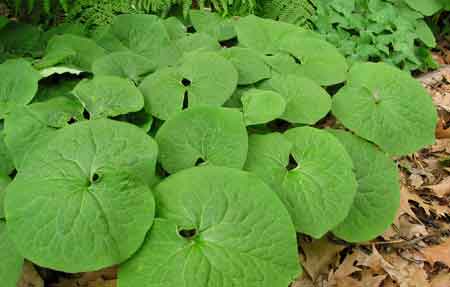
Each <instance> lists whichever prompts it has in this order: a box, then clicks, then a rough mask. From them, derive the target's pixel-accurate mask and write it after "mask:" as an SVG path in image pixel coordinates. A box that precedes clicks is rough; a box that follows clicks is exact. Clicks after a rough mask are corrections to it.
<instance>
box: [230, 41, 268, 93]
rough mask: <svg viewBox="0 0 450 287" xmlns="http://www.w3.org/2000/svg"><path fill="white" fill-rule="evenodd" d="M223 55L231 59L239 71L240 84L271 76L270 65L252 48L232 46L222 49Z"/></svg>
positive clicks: (252, 82)
mask: <svg viewBox="0 0 450 287" xmlns="http://www.w3.org/2000/svg"><path fill="white" fill-rule="evenodd" d="M222 55H223V56H224V57H225V58H226V59H228V60H230V61H231V62H232V63H233V65H234V67H235V68H236V70H237V71H238V74H239V79H238V84H239V85H249V84H254V83H256V82H259V81H261V80H264V79H268V78H270V77H271V74H272V73H271V71H270V67H269V66H268V65H267V64H266V63H265V61H264V58H263V57H262V56H261V55H260V54H258V53H257V52H255V51H253V50H252V49H248V48H240V47H232V48H229V49H224V50H222Z"/></svg>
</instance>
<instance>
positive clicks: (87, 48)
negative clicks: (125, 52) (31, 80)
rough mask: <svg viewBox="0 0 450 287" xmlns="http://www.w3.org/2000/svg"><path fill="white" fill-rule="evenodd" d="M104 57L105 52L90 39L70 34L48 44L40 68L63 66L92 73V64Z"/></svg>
mask: <svg viewBox="0 0 450 287" xmlns="http://www.w3.org/2000/svg"><path fill="white" fill-rule="evenodd" d="M104 55H105V50H104V49H103V48H102V47H100V46H98V45H97V44H96V43H95V42H94V41H93V40H91V39H89V38H85V37H80V36H75V35H70V34H65V35H61V36H54V37H53V38H52V39H51V40H50V42H49V43H48V46H47V50H46V55H45V57H44V58H43V59H42V60H41V61H40V63H39V67H40V68H47V67H50V66H53V65H56V64H63V65H65V66H69V67H71V66H73V67H74V68H77V69H80V70H83V71H87V72H90V71H91V69H92V64H93V63H94V62H95V61H96V60H97V59H99V58H101V57H103V56H104Z"/></svg>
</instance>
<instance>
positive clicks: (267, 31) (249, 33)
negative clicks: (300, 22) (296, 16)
mask: <svg viewBox="0 0 450 287" xmlns="http://www.w3.org/2000/svg"><path fill="white" fill-rule="evenodd" d="M235 29H236V32H237V35H238V40H239V45H241V46H244V47H247V48H250V49H253V50H255V51H257V52H259V53H262V54H265V55H266V54H275V53H277V52H279V51H280V49H279V48H280V46H279V45H280V43H279V42H280V40H281V39H282V38H283V37H284V36H285V35H286V34H288V33H289V32H298V31H304V29H302V28H300V27H297V26H294V25H291V24H287V23H283V22H277V21H274V20H270V19H263V18H259V17H256V16H253V15H249V16H246V17H241V18H240V19H239V20H238V21H236V24H235Z"/></svg>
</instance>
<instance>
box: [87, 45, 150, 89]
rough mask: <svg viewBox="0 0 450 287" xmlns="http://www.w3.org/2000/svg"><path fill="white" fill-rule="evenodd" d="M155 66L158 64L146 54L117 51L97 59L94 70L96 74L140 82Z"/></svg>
mask: <svg viewBox="0 0 450 287" xmlns="http://www.w3.org/2000/svg"><path fill="white" fill-rule="evenodd" d="M155 68H156V65H155V64H154V63H153V62H151V61H150V60H149V59H147V58H145V57H144V56H140V55H138V54H135V53H133V52H115V53H111V54H109V55H106V56H105V57H103V58H100V59H98V60H97V61H95V62H94V64H93V66H92V72H93V73H94V75H96V76H117V77H121V78H128V79H130V80H132V81H133V82H135V83H139V81H140V80H141V79H142V78H143V77H144V76H146V75H147V74H150V73H151V72H153V71H154V70H155Z"/></svg>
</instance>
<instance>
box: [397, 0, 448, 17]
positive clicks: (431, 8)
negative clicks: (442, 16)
mask: <svg viewBox="0 0 450 287" xmlns="http://www.w3.org/2000/svg"><path fill="white" fill-rule="evenodd" d="M403 1H404V2H405V3H406V4H408V6H409V7H411V8H413V9H414V10H417V11H419V12H420V13H422V14H423V15H425V16H431V15H433V14H435V13H436V12H438V11H439V10H441V9H442V8H444V6H443V3H444V2H443V1H444V0H426V1H424V0H403Z"/></svg>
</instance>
